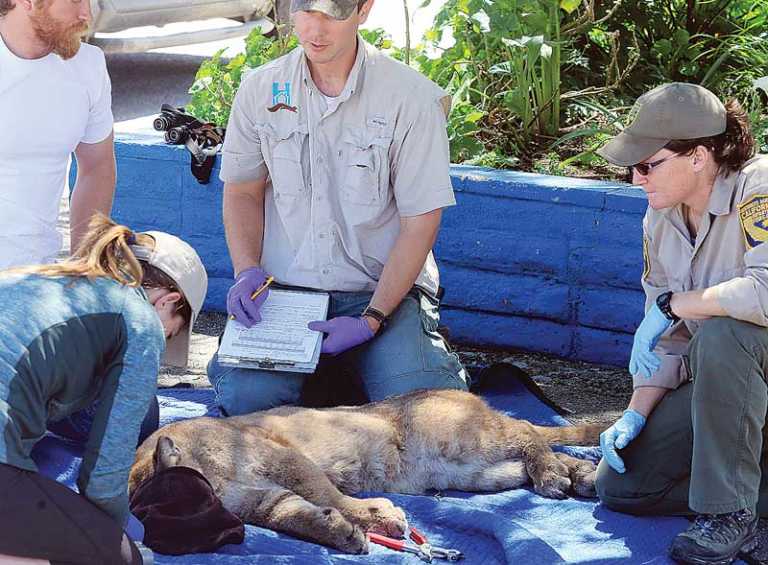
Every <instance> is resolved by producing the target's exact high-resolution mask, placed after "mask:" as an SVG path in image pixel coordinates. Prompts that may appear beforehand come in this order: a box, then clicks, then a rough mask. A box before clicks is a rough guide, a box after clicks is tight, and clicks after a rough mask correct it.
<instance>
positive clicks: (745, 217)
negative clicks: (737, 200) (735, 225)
mask: <svg viewBox="0 0 768 565" xmlns="http://www.w3.org/2000/svg"><path fill="white" fill-rule="evenodd" d="M739 223H741V230H742V232H744V242H745V244H746V246H747V249H753V248H755V247H757V246H758V245H760V244H761V243H764V242H766V241H768V194H755V195H754V196H751V197H750V198H749V199H748V200H745V201H744V202H742V203H741V204H739Z"/></svg>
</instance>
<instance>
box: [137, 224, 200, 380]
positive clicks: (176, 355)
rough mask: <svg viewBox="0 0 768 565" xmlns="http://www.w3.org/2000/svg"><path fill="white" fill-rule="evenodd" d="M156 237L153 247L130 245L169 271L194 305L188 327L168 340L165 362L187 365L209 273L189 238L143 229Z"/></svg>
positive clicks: (148, 260) (143, 258)
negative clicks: (190, 344) (193, 331)
mask: <svg viewBox="0 0 768 565" xmlns="http://www.w3.org/2000/svg"><path fill="white" fill-rule="evenodd" d="M141 233H143V234H144V235H148V236H150V237H151V238H152V239H154V240H155V247H154V249H150V248H149V247H145V246H143V245H138V244H135V245H131V251H133V254H134V255H135V256H136V258H137V259H139V260H142V261H146V262H147V263H149V264H150V265H152V266H153V267H156V268H158V269H160V270H161V271H163V272H164V273H165V274H166V275H168V276H169V277H170V278H171V280H173V282H174V283H176V286H177V287H178V288H179V290H180V291H181V293H182V294H183V295H184V298H186V299H187V302H189V305H190V307H191V309H192V316H191V319H190V321H189V324H188V325H187V328H186V330H182V331H180V332H179V333H178V334H177V335H175V336H174V337H172V338H171V339H169V340H168V343H167V345H166V348H165V356H164V357H163V363H165V364H166V365H174V366H176V367H186V366H187V360H188V358H189V343H190V339H191V336H192V326H194V325H195V320H196V319H197V315H198V314H199V313H200V310H201V309H202V308H203V301H204V300H205V294H206V292H207V291H208V275H207V274H206V272H205V267H204V266H203V262H202V261H201V260H200V257H199V256H198V254H197V252H196V251H195V250H194V248H193V247H192V246H191V245H189V244H188V243H187V242H185V241H183V240H181V239H179V238H178V237H176V236H175V235H171V234H169V233H165V232H161V231H148V232H141Z"/></svg>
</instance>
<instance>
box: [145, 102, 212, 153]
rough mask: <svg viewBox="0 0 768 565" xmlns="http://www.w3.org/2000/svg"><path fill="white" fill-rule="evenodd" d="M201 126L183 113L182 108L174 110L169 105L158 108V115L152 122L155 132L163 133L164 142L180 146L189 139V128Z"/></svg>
mask: <svg viewBox="0 0 768 565" xmlns="http://www.w3.org/2000/svg"><path fill="white" fill-rule="evenodd" d="M201 125H202V124H201V123H200V122H199V121H198V120H196V119H195V118H194V117H193V116H190V115H189V114H187V113H186V112H185V111H184V108H174V107H173V106H171V105H169V104H163V105H162V106H161V107H160V115H159V116H158V117H157V118H155V120H154V121H153V122H152V126H153V127H154V128H155V129H156V130H157V131H164V132H165V142H166V143H171V144H174V145H182V144H184V143H186V141H187V139H189V135H190V131H189V130H190V128H195V127H200V126H201Z"/></svg>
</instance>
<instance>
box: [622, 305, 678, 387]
mask: <svg viewBox="0 0 768 565" xmlns="http://www.w3.org/2000/svg"><path fill="white" fill-rule="evenodd" d="M671 325H672V320H670V319H669V318H667V317H666V316H665V315H664V314H662V313H661V310H659V307H658V306H657V305H656V303H654V304H653V306H651V308H650V310H648V313H647V314H646V315H645V318H643V321H642V322H640V326H639V327H638V328H637V331H636V332H635V340H634V342H633V343H632V356H631V357H630V359H629V373H630V374H631V375H632V376H635V375H637V374H638V373H640V374H641V375H642V376H644V377H645V378H646V379H650V378H651V375H652V374H654V373H655V372H656V371H658V370H659V368H660V367H661V359H659V356H658V355H656V353H654V351H653V350H654V348H655V347H656V344H657V343H658V342H659V338H660V337H661V335H662V334H663V333H664V332H665V331H667V329H668V328H669V326H671Z"/></svg>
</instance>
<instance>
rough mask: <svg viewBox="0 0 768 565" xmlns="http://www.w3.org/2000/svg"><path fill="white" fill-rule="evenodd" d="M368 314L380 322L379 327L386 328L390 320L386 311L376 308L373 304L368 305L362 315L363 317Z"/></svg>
mask: <svg viewBox="0 0 768 565" xmlns="http://www.w3.org/2000/svg"><path fill="white" fill-rule="evenodd" d="M366 316H367V317H369V318H373V319H374V320H376V321H377V322H379V327H380V328H381V329H384V328H385V327H386V326H387V323H388V322H389V318H388V317H387V316H386V315H385V314H384V312H382V311H381V310H376V308H373V307H371V306H366V307H365V310H363V313H362V314H361V315H360V317H362V318H365V317H366Z"/></svg>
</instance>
